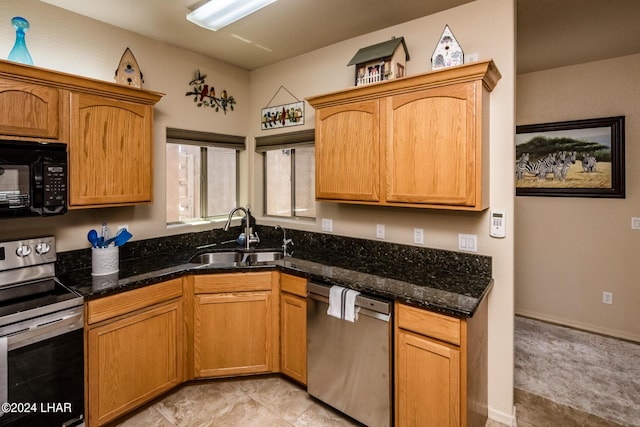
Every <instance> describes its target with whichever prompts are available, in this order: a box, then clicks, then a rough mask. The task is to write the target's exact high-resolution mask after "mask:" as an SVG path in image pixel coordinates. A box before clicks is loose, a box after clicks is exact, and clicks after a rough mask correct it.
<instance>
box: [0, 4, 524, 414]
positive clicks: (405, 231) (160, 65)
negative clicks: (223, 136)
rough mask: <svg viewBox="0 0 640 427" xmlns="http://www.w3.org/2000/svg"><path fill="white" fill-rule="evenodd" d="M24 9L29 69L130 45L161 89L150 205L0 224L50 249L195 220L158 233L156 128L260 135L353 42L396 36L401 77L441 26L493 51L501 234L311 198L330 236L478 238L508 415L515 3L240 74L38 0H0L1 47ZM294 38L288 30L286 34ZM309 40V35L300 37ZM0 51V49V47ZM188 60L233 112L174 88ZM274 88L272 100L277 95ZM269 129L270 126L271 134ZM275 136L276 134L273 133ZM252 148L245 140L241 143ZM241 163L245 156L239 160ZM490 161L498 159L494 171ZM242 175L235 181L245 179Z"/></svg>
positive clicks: (493, 403)
mask: <svg viewBox="0 0 640 427" xmlns="http://www.w3.org/2000/svg"><path fill="white" fill-rule="evenodd" d="M15 15H22V16H25V17H26V18H27V19H29V20H30V22H31V24H32V30H30V32H29V33H28V34H27V44H28V46H29V50H30V52H31V54H32V56H33V58H34V61H35V64H36V66H41V67H45V68H51V69H55V70H59V71H65V72H70V73H74V74H79V75H83V76H88V77H94V78H99V79H103V80H107V81H112V80H113V71H114V70H115V68H116V66H117V64H118V61H119V59H120V56H121V55H122V52H123V51H124V49H125V48H126V47H130V48H131V50H132V51H133V53H134V55H135V56H136V59H137V60H138V63H139V64H140V67H141V68H142V71H143V72H144V75H145V81H146V84H145V88H148V89H151V90H154V91H158V92H164V93H166V94H167V95H166V96H165V97H164V98H163V99H162V101H160V103H159V104H158V105H157V107H156V110H155V114H156V116H155V119H156V121H155V125H154V132H155V136H154V150H155V151H154V180H155V182H154V204H153V205H150V206H137V207H129V208H110V209H96V210H87V211H81V212H78V211H76V212H71V213H68V214H67V215H64V216H62V217H57V218H35V219H31V218H30V219H23V220H2V221H0V229H1V230H2V235H3V237H5V236H6V238H12V237H16V238H19V237H25V236H26V235H27V234H29V235H38V234H43V233H52V234H55V235H56V236H57V238H58V250H59V251H64V250H70V249H77V248H84V247H87V246H88V244H87V243H86V237H85V236H86V232H87V230H88V229H89V228H91V227H96V226H97V225H98V224H100V223H101V222H102V221H108V222H109V223H111V224H123V223H126V224H129V227H130V229H131V230H132V232H133V233H134V236H135V239H142V238H149V237H156V236H163V235H169V234H174V233H178V232H185V231H196V230H199V229H204V227H200V228H198V227H189V228H188V229H184V228H183V229H170V230H167V228H166V226H165V218H164V200H165V199H164V195H163V194H164V160H165V159H164V142H165V136H164V130H165V128H166V127H167V126H172V127H182V128H187V129H195V130H203V131H212V132H219V133H229V134H237V135H245V134H248V135H249V136H251V137H255V136H259V135H263V134H267V132H266V131H261V130H260V110H261V109H262V108H263V107H265V106H266V104H267V103H268V102H269V100H270V99H271V97H272V96H273V95H274V93H275V92H276V91H277V90H278V88H279V87H280V85H284V86H285V87H286V88H287V89H288V90H289V91H291V92H292V93H293V94H294V95H295V96H296V97H297V98H300V99H303V98H304V97H307V96H311V95H317V94H320V93H325V92H330V91H334V90H339V89H343V88H347V87H350V86H351V85H352V82H353V75H354V74H353V73H354V70H353V68H352V67H347V66H346V64H347V63H348V61H349V60H350V59H351V57H352V56H353V55H354V54H355V52H356V51H357V50H358V49H359V48H361V47H364V46H368V45H371V44H374V43H378V42H380V41H384V40H387V39H389V38H390V37H391V36H404V37H405V40H406V42H407V46H408V49H409V52H410V54H411V60H410V61H409V62H408V63H407V68H406V70H405V71H406V73H407V75H413V74H417V73H421V72H425V71H428V70H429V68H430V66H429V64H430V56H431V53H432V52H433V49H434V47H435V45H436V43H437V41H438V39H439V37H440V34H441V33H442V30H443V29H444V26H445V25H446V24H448V25H449V26H450V27H451V29H452V31H453V33H454V34H455V36H456V38H457V39H458V41H459V42H460V43H461V45H462V47H463V49H464V50H465V52H466V53H478V55H479V58H480V59H487V58H493V60H494V61H495V63H496V65H497V67H498V69H499V70H500V72H501V74H502V79H501V80H500V81H499V82H498V85H497V87H496V88H495V89H494V91H493V92H492V94H491V108H490V115H491V123H490V133H491V142H490V144H491V159H490V163H491V165H492V166H493V167H491V184H490V185H491V202H490V203H491V206H492V207H496V208H502V209H505V210H506V212H507V219H508V223H507V237H506V238H505V239H499V240H498V239H492V238H490V237H489V236H488V229H489V220H488V212H483V213H453V212H448V211H447V212H440V211H430V210H416V209H404V208H380V207H359V206H346V205H337V204H332V203H319V204H318V218H321V217H325V218H333V219H334V233H335V234H339V235H346V236H354V237H365V238H372V239H374V238H375V224H377V223H384V224H385V225H386V235H387V240H389V241H392V242H398V243H404V244H412V241H413V238H412V236H413V228H414V227H419V228H424V230H425V246H429V247H434V248H442V249H452V250H456V249H457V234H458V233H466V234H477V235H478V247H479V253H480V254H483V255H489V256H491V257H493V276H494V278H495V285H494V287H493V289H492V291H491V294H490V295H489V407H490V408H489V409H490V416H491V417H492V418H493V419H496V420H500V421H503V422H505V423H507V424H509V423H511V421H512V418H511V415H512V408H513V263H514V250H513V247H514V239H513V223H514V221H513V217H514V206H513V205H514V188H513V170H512V165H513V158H514V146H513V130H514V126H515V125H514V123H515V119H514V103H515V101H514V87H515V72H514V69H515V57H514V49H515V40H514V39H515V0H478V1H475V2H473V3H470V4H466V5H463V6H460V7H458V8H455V9H451V10H449V11H445V12H442V13H439V14H435V15H431V16H428V17H425V18H421V19H418V20H415V21H411V22H408V23H405V24H402V25H398V26H395V27H390V28H387V29H384V30H381V31H377V32H375V33H371V34H368V35H364V36H361V37H357V38H354V39H350V40H346V41H344V42H341V43H338V44H335V45H332V46H329V47H326V48H323V49H319V50H317V51H314V52H311V53H308V54H306V55H301V56H299V57H296V58H293V59H291V60H288V61H283V62H281V63H279V64H275V65H273V66H270V67H265V68H263V69H260V70H256V71H254V72H252V73H248V72H246V71H243V70H241V69H238V68H235V67H232V66H229V65H226V64H223V63H220V62H218V61H215V60H211V59H207V58H205V57H203V56H201V55H198V54H195V53H193V52H189V51H185V50H182V49H177V48H174V47H172V46H170V45H167V44H163V43H160V42H156V41H153V40H150V39H147V38H144V37H141V36H138V35H136V34H133V33H131V32H128V31H124V30H120V29H118V28H114V27H111V26H108V25H105V24H102V23H99V22H97V21H93V20H90V19H87V18H83V17H80V16H78V15H74V14H72V13H69V12H66V11H64V10H61V9H57V8H55V7H52V6H49V5H46V4H44V3H41V2H39V1H37V0H3V1H2V2H0V23H2V22H4V23H6V24H5V25H0V46H5V50H6V52H7V53H6V54H8V52H9V50H10V49H11V46H12V45H13V40H14V33H13V29H12V28H11V26H10V23H9V22H10V19H11V17H13V16H15ZM294 36H295V35H294ZM299 36H305V37H306V36H308V35H299ZM1 49H2V48H1V47H0V50H1ZM196 68H199V69H200V70H201V71H202V72H204V73H207V74H209V76H210V78H211V79H212V80H213V82H214V84H215V85H216V87H220V88H226V89H227V90H228V92H229V93H230V94H233V95H234V96H235V98H236V100H237V104H236V110H235V111H234V112H231V113H229V114H227V115H226V116H225V115H223V114H222V113H215V112H213V111H210V110H202V109H198V108H195V107H194V106H193V102H192V101H191V99H189V98H187V97H185V96H184V92H186V91H187V90H188V86H187V83H188V81H189V80H190V79H191V76H192V75H193V72H194V71H195V70H196ZM291 101H292V99H291V98H287V97H286V96H284V95H280V96H279V97H276V99H274V101H273V102H274V103H276V104H278V103H288V102H291ZM305 113H306V114H305V115H306V117H305V125H304V126H303V127H296V128H287V129H285V131H291V130H300V129H304V128H312V127H313V126H314V123H313V122H314V112H313V110H312V109H311V107H309V105H308V104H307V105H306V111H305ZM271 132H276V131H271ZM277 132H280V131H277ZM249 142H250V147H253V138H250V139H249ZM241 160H242V165H241V172H240V173H241V177H242V178H243V179H242V180H241V185H242V188H243V195H242V200H241V203H243V204H244V203H246V202H247V201H250V202H251V203H252V205H253V206H254V210H255V211H256V213H259V212H260V207H261V195H260V192H261V188H262V187H261V185H262V184H261V176H262V173H261V164H260V162H261V159H260V157H259V156H258V155H256V154H254V153H251V155H249V153H245V155H243V157H242V159H241ZM247 160H250V162H247ZM501 165H508V166H507V167H502V166H501ZM247 177H248V181H246V180H245V179H247ZM258 221H259V222H260V223H263V224H275V223H277V222H281V223H282V224H283V225H284V226H285V227H292V228H297V229H306V230H313V231H320V226H319V224H318V223H317V222H305V221H290V222H283V221H270V220H268V219H265V218H259V219H258Z"/></svg>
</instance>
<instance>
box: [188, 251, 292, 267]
mask: <svg viewBox="0 0 640 427" xmlns="http://www.w3.org/2000/svg"><path fill="white" fill-rule="evenodd" d="M282 258H283V254H282V252H277V251H266V252H242V251H228V252H206V253H203V254H199V255H196V256H194V257H193V258H191V259H190V260H189V262H190V263H192V264H202V265H210V264H234V263H238V262H244V263H246V264H256V263H267V262H272V261H275V260H278V259H282Z"/></svg>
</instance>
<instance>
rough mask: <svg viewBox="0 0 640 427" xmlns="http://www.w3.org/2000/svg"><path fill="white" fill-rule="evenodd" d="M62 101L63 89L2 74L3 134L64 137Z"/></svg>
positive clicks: (0, 130)
mask: <svg viewBox="0 0 640 427" xmlns="http://www.w3.org/2000/svg"><path fill="white" fill-rule="evenodd" d="M61 101H62V97H61V96H60V90H59V89H56V88H51V87H47V86H42V85H38V84H30V83H23V82H16V81H14V80H10V79H5V78H1V77H0V111H2V114H0V134H2V135H7V136H18V137H19V136H29V137H34V138H41V139H52V140H57V139H60V137H61V135H60V116H61V107H62V104H61ZM16 107H19V108H16Z"/></svg>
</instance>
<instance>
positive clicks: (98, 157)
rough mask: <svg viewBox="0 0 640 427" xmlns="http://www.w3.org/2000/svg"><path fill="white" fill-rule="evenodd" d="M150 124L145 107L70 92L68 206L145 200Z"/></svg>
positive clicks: (147, 198) (149, 187)
mask: <svg viewBox="0 0 640 427" xmlns="http://www.w3.org/2000/svg"><path fill="white" fill-rule="evenodd" d="M152 126H153V106H151V105H144V104H139V103H136V102H130V101H124V100H119V99H115V98H110V97H108V96H105V95H92V94H86V93H75V92H74V93H72V94H71V131H70V141H69V171H70V178H69V181H70V182H69V190H70V191H69V205H70V207H81V206H92V207H97V206H108V205H109V206H110V205H126V204H132V203H141V202H151V199H152V190H153V188H152V182H151V170H152V167H151V163H152V157H151V156H152V154H151V151H152V150H151V148H152V138H151V129H152ZM106 176H108V177H109V179H105V177H106Z"/></svg>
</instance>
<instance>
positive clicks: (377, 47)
mask: <svg viewBox="0 0 640 427" xmlns="http://www.w3.org/2000/svg"><path fill="white" fill-rule="evenodd" d="M408 60H409V51H408V50H407V45H406V44H405V42H404V37H394V38H392V39H391V40H388V41H386V42H382V43H378V44H374V45H372V46H368V47H363V48H362V49H360V50H359V51H358V52H357V53H356V55H355V56H354V57H353V58H352V59H351V61H350V62H349V64H347V66H350V65H355V66H356V73H355V85H356V86H362V85H366V84H370V83H375V82H381V81H384V80H391V79H397V78H400V77H404V67H405V63H406V61H408Z"/></svg>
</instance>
